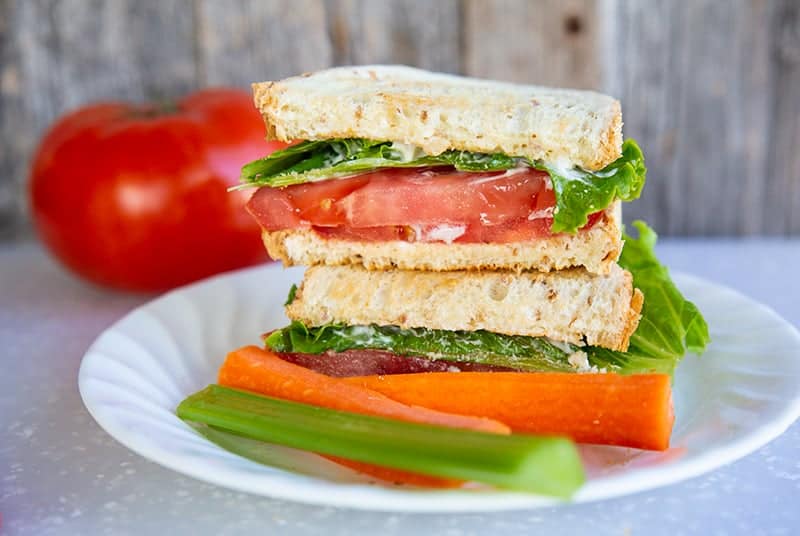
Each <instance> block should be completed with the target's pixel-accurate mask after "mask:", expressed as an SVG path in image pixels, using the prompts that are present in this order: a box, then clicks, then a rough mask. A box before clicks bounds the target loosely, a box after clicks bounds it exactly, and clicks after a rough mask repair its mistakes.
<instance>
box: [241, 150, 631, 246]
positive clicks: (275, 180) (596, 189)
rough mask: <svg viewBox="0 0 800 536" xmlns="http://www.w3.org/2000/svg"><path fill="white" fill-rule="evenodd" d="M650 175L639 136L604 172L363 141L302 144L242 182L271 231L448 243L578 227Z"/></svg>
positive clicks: (627, 197)
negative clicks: (251, 189)
mask: <svg viewBox="0 0 800 536" xmlns="http://www.w3.org/2000/svg"><path fill="white" fill-rule="evenodd" d="M645 174H646V169H645V167H644V159H643V156H642V153H641V151H640V149H639V147H638V146H637V145H636V143H635V142H633V141H632V140H627V141H626V142H625V143H624V144H623V147H622V156H621V157H620V158H619V159H617V160H615V161H614V162H612V163H611V164H609V165H608V166H606V167H605V168H603V169H601V170H599V171H587V170H584V169H582V168H580V167H577V166H575V165H574V164H571V163H569V162H551V163H548V162H542V161H538V160H536V161H534V160H530V159H528V158H524V157H517V156H509V155H505V154H501V153H498V154H482V153H469V152H464V151H445V152H443V153H441V154H439V155H436V156H432V155H428V154H425V153H423V152H421V151H420V150H419V149H416V148H414V147H409V146H407V145H404V144H401V143H397V142H391V141H383V142H382V141H371V140H361V139H346V140H320V141H306V142H301V143H298V144H295V145H292V146H290V147H288V148H286V149H283V150H280V151H276V152H274V153H272V154H271V155H269V156H267V157H265V158H263V159H260V160H256V161H254V162H251V163H250V164H248V165H246V166H244V168H242V180H243V182H244V184H243V186H260V187H262V189H261V190H260V191H258V192H256V194H255V195H254V196H253V200H252V201H251V203H250V205H249V208H250V210H251V212H252V213H253V214H254V216H255V217H256V219H258V220H259V222H260V223H261V224H262V226H264V228H265V229H267V230H271V231H274V230H282V229H292V228H296V227H298V226H301V225H304V226H314V227H319V228H331V227H335V228H339V230H340V231H341V229H342V228H343V227H346V228H347V229H348V230H347V231H341V232H350V233H353V231H352V229H364V228H369V229H374V228H381V230H380V231H374V232H371V231H370V232H367V238H368V239H375V240H382V239H387V238H386V236H389V237H390V238H389V239H396V238H397V237H398V235H397V233H398V232H399V233H405V234H409V235H410V234H411V233H413V238H414V240H419V241H425V240H428V241H442V242H448V241H454V240H457V239H459V238H461V239H462V240H467V241H478V242H503V241H504V240H505V241H510V240H518V239H519V237H525V239H529V240H531V239H536V238H538V237H541V236H547V235H550V234H554V233H575V232H578V231H579V230H580V229H581V228H584V227H586V226H590V225H591V224H592V223H593V221H596V218H597V216H596V214H598V213H599V212H601V211H603V210H604V209H606V208H607V207H608V206H609V205H611V204H612V203H613V202H614V201H615V200H617V199H619V200H622V201H631V200H633V199H636V198H637V197H638V196H639V194H640V192H641V189H642V187H643V186H644V181H645ZM265 188H267V189H265ZM593 215H594V216H593ZM593 218H594V219H593ZM392 228H395V229H392ZM397 228H399V231H398V230H397ZM387 233H388V234H387ZM355 234H356V236H358V237H361V235H362V234H363V231H359V232H355ZM401 236H405V235H402V234H401Z"/></svg>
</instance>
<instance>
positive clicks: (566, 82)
mask: <svg viewBox="0 0 800 536" xmlns="http://www.w3.org/2000/svg"><path fill="white" fill-rule="evenodd" d="M596 9H597V3H596V2H594V1H592V0H564V1H559V0H540V1H536V2H526V1H515V0H490V1H487V0H466V1H465V2H464V71H465V72H466V73H467V74H470V75H473V76H480V77H486V78H494V79H498V80H509V81H514V82H525V83H533V84H542V85H551V86H562V87H576V88H595V87H598V86H599V84H600V53H599V46H598V38H599V32H598V26H599V23H598V19H597V13H596Z"/></svg>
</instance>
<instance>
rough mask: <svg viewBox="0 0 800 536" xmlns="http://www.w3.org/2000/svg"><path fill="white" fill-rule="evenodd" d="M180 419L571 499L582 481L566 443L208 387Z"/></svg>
mask: <svg viewBox="0 0 800 536" xmlns="http://www.w3.org/2000/svg"><path fill="white" fill-rule="evenodd" d="M177 414H178V416H179V417H180V418H181V419H183V420H186V421H190V422H198V423H203V424H206V425H209V426H214V427H217V428H221V429H223V430H227V431H229V432H233V433H236V434H240V435H242V436H244V437H248V438H251V439H257V440H260V441H267V442H270V443H275V444H279V445H285V446H288V447H293V448H298V449H303V450H310V451H313V452H317V453H320V454H328V455H332V456H341V457H344V458H348V459H352V460H357V461H361V462H366V463H371V464H375V465H382V466H386V467H394V468H397V469H404V470H407V471H413V472H418V473H424V474H429V475H435V476H443V477H450V478H457V479H461V480H473V481H477V482H484V483H487V484H492V485H495V486H497V487H501V488H509V489H514V490H520V491H528V492H533V493H539V494H543V495H552V496H555V497H560V498H565V499H566V498H569V497H570V496H571V495H572V494H573V493H574V492H575V491H576V490H577V489H578V488H579V487H580V486H581V484H582V483H583V482H584V472H583V466H582V465H581V460H580V457H579V455H578V452H577V449H576V448H575V445H574V444H573V443H572V441H570V440H569V439H566V438H560V437H535V436H530V435H500V434H490V433H485V432H476V431H472V430H464V429H457V428H447V427H442V426H431V425H426V424H418V423H410V422H404V421H398V420H393V419H386V418H382V417H374V416H371V415H361V414H358V413H350V412H344V411H337V410H332V409H328V408H322V407H318V406H312V405H308V404H300V403H297V402H290V401H287V400H281V399H277V398H271V397H266V396H261V395H257V394H254V393H249V392H246V391H240V390H238V389H231V388H228V387H223V386H220V385H209V386H208V387H206V388H205V389H203V390H202V391H199V392H197V393H195V394H193V395H191V396H189V397H188V398H187V399H186V400H184V401H183V402H181V403H180V405H179V406H178V408H177Z"/></svg>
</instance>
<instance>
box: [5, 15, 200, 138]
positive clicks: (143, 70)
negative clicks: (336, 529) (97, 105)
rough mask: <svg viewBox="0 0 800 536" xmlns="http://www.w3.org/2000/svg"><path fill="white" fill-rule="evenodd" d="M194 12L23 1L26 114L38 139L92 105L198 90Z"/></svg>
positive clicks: (20, 23) (22, 21) (162, 96)
mask: <svg viewBox="0 0 800 536" xmlns="http://www.w3.org/2000/svg"><path fill="white" fill-rule="evenodd" d="M187 8H188V9H189V12H188V13H187ZM190 8H191V4H188V3H186V2H184V1H182V0H167V1H161V2H158V3H155V2H137V1H135V0H108V1H103V0H92V1H83V0H63V1H40V2H20V3H19V10H20V14H19V26H18V31H19V33H20V40H21V42H22V44H23V51H24V54H23V71H24V72H23V77H24V79H25V87H26V94H27V95H28V99H27V101H28V105H29V108H28V110H27V112H28V114H29V116H30V119H31V120H32V121H33V124H34V129H35V131H36V133H37V134H38V133H39V132H41V130H42V129H43V128H44V127H45V126H46V125H48V124H49V123H50V122H51V121H52V120H53V119H55V117H57V116H58V115H59V114H61V113H63V112H64V111H65V110H67V109H69V108H72V107H75V106H78V105H80V104H83V103H86V102H88V101H92V100H98V99H137V100H139V99H145V98H165V97H171V96H174V95H177V94H180V93H182V92H185V91H187V90H189V89H191V88H193V87H194V86H195V85H196V76H195V75H196V73H195V68H194V23H193V18H192V16H191V9H190Z"/></svg>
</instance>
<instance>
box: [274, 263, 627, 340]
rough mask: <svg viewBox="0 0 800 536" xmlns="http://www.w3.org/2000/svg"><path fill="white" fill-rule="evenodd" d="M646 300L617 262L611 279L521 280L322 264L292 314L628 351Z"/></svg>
mask: <svg viewBox="0 0 800 536" xmlns="http://www.w3.org/2000/svg"><path fill="white" fill-rule="evenodd" d="M642 302H643V296H642V294H641V292H639V291H638V290H636V289H634V288H633V286H632V277H631V274H630V273H629V272H626V271H625V270H623V269H622V268H620V267H619V266H618V265H616V264H614V265H613V266H612V269H611V270H610V272H609V274H608V275H604V276H598V275H591V274H589V273H588V272H586V271H585V270H582V269H573V270H565V271H560V272H554V273H549V274H544V273H540V272H523V273H521V274H514V273H510V272H412V271H404V270H393V271H385V272H375V271H369V270H366V269H364V268H361V267H352V266H314V267H312V268H309V269H308V270H307V271H306V274H305V278H304V279H303V283H302V285H301V286H300V288H299V289H298V291H297V293H296V295H295V299H294V301H293V302H292V303H291V304H289V305H288V306H287V307H286V313H287V315H288V316H289V318H291V319H292V320H299V321H301V322H303V323H305V324H306V325H310V326H320V325H324V324H327V323H330V322H337V323H344V324H348V325H365V324H379V325H395V326H400V327H404V328H409V327H424V328H431V329H446V330H467V331H474V330H478V329H484V330H488V331H493V332H496V333H505V334H508V335H529V336H534V337H549V338H551V339H554V340H557V341H564V342H570V343H574V344H590V345H597V346H603V347H606V348H611V349H613V350H625V349H627V347H628V341H629V339H630V336H631V334H632V333H633V331H634V330H635V329H636V326H637V325H638V322H639V313H640V311H641V308H642Z"/></svg>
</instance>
